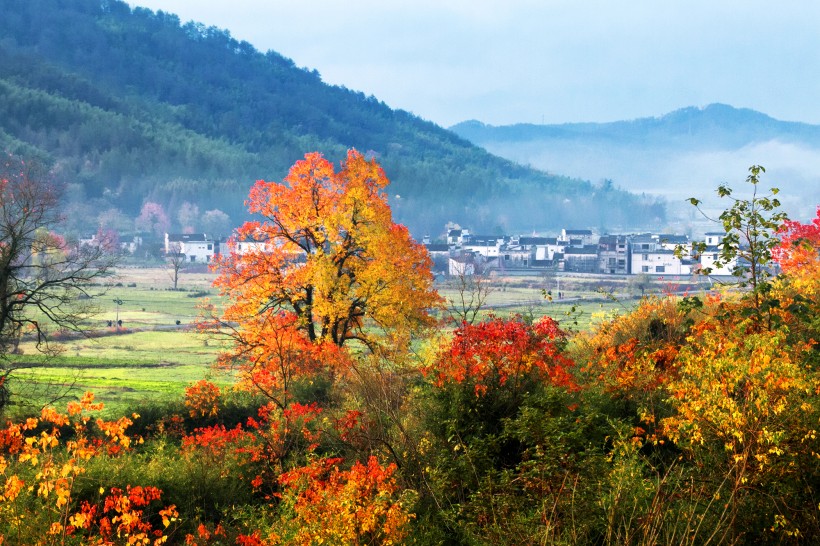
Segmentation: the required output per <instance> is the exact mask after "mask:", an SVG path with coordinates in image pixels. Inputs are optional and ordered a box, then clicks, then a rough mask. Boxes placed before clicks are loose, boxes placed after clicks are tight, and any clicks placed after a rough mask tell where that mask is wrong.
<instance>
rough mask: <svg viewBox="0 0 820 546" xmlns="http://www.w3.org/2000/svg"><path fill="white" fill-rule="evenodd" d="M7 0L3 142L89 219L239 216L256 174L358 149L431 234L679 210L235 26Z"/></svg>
mask: <svg viewBox="0 0 820 546" xmlns="http://www.w3.org/2000/svg"><path fill="white" fill-rule="evenodd" d="M0 7H2V8H3V9H2V11H3V17H2V18H0V147H2V148H4V149H5V150H7V151H10V152H15V153H21V154H24V155H28V156H32V155H34V156H39V157H41V158H43V159H44V160H46V161H48V162H49V163H51V164H53V165H54V166H55V168H56V171H57V172H58V175H59V176H60V177H61V178H62V179H63V180H64V181H66V182H69V183H71V184H72V194H71V196H70V197H71V203H72V204H73V205H74V206H75V209H74V210H72V214H71V215H70V216H71V218H74V219H84V218H90V219H91V221H89V222H86V224H85V225H78V226H75V227H76V229H77V230H88V229H89V228H92V227H93V220H95V219H96V214H95V211H96V212H98V211H100V210H107V209H109V208H113V209H116V211H119V212H121V213H123V214H125V215H127V216H132V217H133V216H134V214H135V213H136V212H138V210H139V208H140V206H141V205H142V203H143V202H145V201H146V200H151V201H155V202H158V203H161V204H162V205H163V206H165V207H166V208H168V210H169V211H171V213H173V211H174V210H176V209H177V208H178V207H179V206H180V205H181V204H183V203H185V202H193V203H196V204H198V205H199V207H200V209H201V210H206V209H210V208H213V207H218V208H220V209H222V210H224V211H226V212H228V213H229V214H230V216H231V218H233V219H236V220H238V217H239V216H241V215H242V214H243V212H244V206H243V201H244V199H245V197H246V196H247V190H248V188H249V187H250V185H251V184H252V183H253V181H255V180H257V179H260V178H264V179H267V180H279V179H281V178H282V177H283V176H284V175H285V174H286V171H287V168H288V167H289V166H290V165H292V164H293V163H294V162H295V161H297V160H298V159H300V158H301V157H303V155H304V154H305V153H306V152H311V151H320V152H322V153H324V154H325V155H326V156H327V157H328V158H329V159H332V160H334V161H335V160H339V159H341V158H342V157H344V153H345V151H346V150H347V149H348V148H350V147H355V148H357V149H359V150H360V151H362V152H363V153H367V154H368V155H370V156H372V157H376V158H378V160H379V162H380V163H381V164H382V166H383V167H384V168H385V171H386V172H387V174H388V177H389V178H390V179H391V181H392V184H391V186H390V188H389V189H388V191H389V194H390V198H391V202H392V204H393V207H394V211H395V215H396V217H397V219H398V220H399V221H401V222H404V223H406V224H408V225H409V226H410V228H411V230H413V232H414V233H416V234H419V233H424V232H430V233H437V231H438V230H441V229H443V225H444V222H446V221H448V220H453V221H457V222H461V223H466V224H469V225H472V226H474V228H475V229H487V230H489V229H494V228H495V227H497V226H498V227H501V228H504V229H505V230H513V229H533V228H536V227H537V228H539V229H541V228H560V227H562V226H566V225H572V226H582V227H583V226H590V225H595V226H600V225H646V224H648V223H656V222H658V221H661V220H662V219H663V218H664V214H665V212H664V207H663V204H662V203H660V202H658V201H657V200H655V199H651V198H642V197H639V196H635V195H631V194H629V193H627V192H625V191H621V190H618V189H616V188H608V189H606V191H601V190H600V189H598V188H596V187H595V186H594V185H593V184H591V183H589V182H588V181H585V180H582V179H578V178H572V177H567V176H561V175H556V174H548V173H545V172H539V171H537V170H535V169H532V168H528V167H524V166H521V165H517V164H515V163H513V162H511V161H509V160H505V159H502V158H499V157H496V156H493V155H491V154H489V153H487V152H486V151H485V150H483V149H481V148H479V147H477V146H474V145H472V144H470V143H469V142H467V141H466V140H464V139H462V138H461V137H459V136H457V135H455V134H454V133H452V132H450V131H447V130H446V129H443V128H441V127H438V126H436V125H435V124H433V123H430V122H427V121H424V120H422V119H420V118H418V117H416V116H413V115H412V114H409V113H407V112H403V111H401V110H393V109H391V108H389V107H388V106H387V105H385V104H384V103H382V102H380V101H379V100H378V99H376V98H375V97H372V96H371V97H367V96H365V95H364V94H363V93H358V92H354V91H351V90H348V89H346V88H344V87H336V86H330V85H327V84H324V83H323V82H322V81H321V77H320V75H319V74H318V73H317V72H316V71H312V70H307V69H301V68H297V67H296V66H295V65H294V63H293V62H292V61H291V60H290V59H286V58H284V57H282V56H281V55H279V54H278V53H276V52H273V51H269V52H267V53H261V52H259V51H257V50H255V49H254V48H253V46H251V45H250V44H248V43H247V42H240V41H237V40H235V39H234V38H232V37H231V36H230V33H228V32H227V31H225V30H221V29H218V28H215V27H206V26H204V25H201V24H198V23H193V22H191V23H185V24H182V23H181V22H180V20H179V18H178V17H177V16H175V15H173V14H169V13H165V12H162V11H159V12H156V13H154V12H152V11H151V10H148V9H145V8H133V9H132V8H130V7H129V6H128V4H126V3H124V2H121V1H118V0H0ZM398 196H401V197H400V198H399V197H398ZM83 207H84V208H83Z"/></svg>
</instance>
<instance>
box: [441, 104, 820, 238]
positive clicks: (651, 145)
mask: <svg viewBox="0 0 820 546" xmlns="http://www.w3.org/2000/svg"><path fill="white" fill-rule="evenodd" d="M451 130H452V131H453V132H455V133H456V134H458V135H460V136H462V137H464V138H466V139H468V140H470V141H471V142H473V143H474V144H477V145H479V146H482V147H483V148H485V149H486V150H488V151H489V152H491V153H493V154H497V155H499V156H501V157H506V158H507V159H510V160H513V161H516V162H519V163H522V164H525V165H530V166H532V167H534V168H537V169H544V170H547V171H552V172H561V173H564V174H567V175H570V176H575V177H580V178H584V179H589V180H593V181H597V182H599V183H603V184H607V185H608V184H612V185H614V186H616V187H621V188H624V189H627V190H629V191H633V192H647V193H652V194H657V195H662V196H664V197H666V198H668V199H669V201H670V207H671V208H670V212H671V213H672V214H673V216H676V217H678V218H679V219H683V220H684V223H686V222H688V221H692V220H697V216H696V215H694V216H693V211H691V210H690V209H689V207H687V206H686V205H685V204H684V202H685V200H686V198H688V197H699V198H705V199H707V203H708V205H709V207H710V208H711V209H713V210H714V209H718V208H722V206H725V203H720V201H719V200H717V199H716V198H715V197H714V195H715V192H714V190H715V188H716V187H717V186H718V185H719V184H722V183H728V184H729V185H730V186H732V187H734V188H736V189H737V190H738V191H742V192H745V191H746V188H744V187H743V185H744V183H743V181H744V180H745V178H746V174H747V169H748V167H749V166H750V165H753V164H757V165H763V166H764V167H766V169H767V172H766V174H765V175H764V177H763V181H762V182H763V186H764V189H766V190H768V188H769V187H778V188H779V189H780V190H781V194H780V196H779V197H781V201H783V203H784V208H786V210H787V211H788V212H789V213H790V214H791V215H792V216H794V217H796V218H808V217H811V216H814V210H815V206H816V205H817V204H818V203H820V126H818V125H811V124H806V123H798V122H789V121H780V120H776V119H774V118H771V117H769V116H767V115H765V114H762V113H760V112H756V111H754V110H750V109H745V108H734V107H732V106H728V105H724V104H712V105H709V106H706V107H703V108H696V107H689V108H683V109H680V110H676V111H674V112H671V113H669V114H666V115H664V116H660V117H653V118H642V119H636V120H631V121H617V122H612V123H567V124H560V125H531V124H518V125H508V126H499V127H494V126H491V125H485V124H483V123H480V122H477V121H466V122H463V123H460V124H458V125H456V126H454V127H451Z"/></svg>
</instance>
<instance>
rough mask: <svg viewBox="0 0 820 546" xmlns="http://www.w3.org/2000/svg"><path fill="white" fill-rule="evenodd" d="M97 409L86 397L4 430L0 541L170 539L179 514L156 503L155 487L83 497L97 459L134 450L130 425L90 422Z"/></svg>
mask: <svg viewBox="0 0 820 546" xmlns="http://www.w3.org/2000/svg"><path fill="white" fill-rule="evenodd" d="M99 409H101V405H100V404H95V403H94V397H93V395H91V394H87V395H85V396H84V397H83V398H82V400H80V401H79V402H71V403H69V404H68V408H67V412H66V413H59V412H57V411H55V410H54V409H52V408H46V409H44V410H43V411H42V413H41V415H40V417H39V418H29V419H27V420H26V421H25V422H23V423H8V424H7V426H6V428H5V429H3V430H1V431H0V476H1V477H2V483H3V486H2V488H1V489H0V490H2V492H3V493H2V495H0V514H2V517H0V522H2V523H0V537H2V538H4V539H7V540H9V541H14V542H15V543H18V544H65V543H66V542H67V541H68V542H70V543H77V542H76V541H80V542H82V543H84V544H113V543H114V542H115V541H117V542H120V541H121V542H122V543H123V544H125V543H127V544H138V543H139V544H149V543H151V544H156V545H159V544H162V543H164V542H165V541H166V540H167V538H168V536H167V534H166V531H170V530H172V524H173V523H174V522H175V521H176V518H177V516H178V513H177V510H176V508H175V507H174V506H173V505H171V506H165V507H163V506H162V504H161V503H159V502H158V501H159V500H160V498H161V495H162V491H160V490H159V489H157V488H156V487H152V486H145V487H143V486H137V485H135V486H130V485H129V486H127V487H126V488H125V489H121V488H118V487H106V486H105V485H101V486H100V487H99V491H97V492H96V494H94V495H92V496H88V497H83V496H82V495H80V494H79V491H80V490H81V487H80V484H81V483H82V479H83V476H84V474H85V473H86V470H87V468H88V466H89V462H90V461H91V460H92V459H94V458H98V457H117V456H120V455H121V454H123V453H125V452H127V451H129V450H130V449H132V442H133V439H132V438H131V437H130V436H128V435H127V434H126V429H127V428H128V426H129V425H131V424H132V420H131V419H130V418H125V417H123V418H121V419H118V420H117V421H104V420H102V419H96V421H92V420H91V418H90V416H89V415H88V412H90V411H96V410H99ZM135 417H136V416H135ZM92 423H93V428H92ZM63 436H67V438H66V439H65V440H61V437H63ZM169 527H171V529H169Z"/></svg>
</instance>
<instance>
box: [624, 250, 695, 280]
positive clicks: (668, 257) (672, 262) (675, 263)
mask: <svg viewBox="0 0 820 546" xmlns="http://www.w3.org/2000/svg"><path fill="white" fill-rule="evenodd" d="M641 273H644V274H646V275H690V274H691V273H692V266H691V265H690V264H689V263H683V262H681V260H680V259H678V258H677V257H675V254H674V253H673V252H672V251H670V250H652V251H641V250H635V249H633V251H632V274H633V275H640V274H641Z"/></svg>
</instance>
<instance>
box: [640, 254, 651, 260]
mask: <svg viewBox="0 0 820 546" xmlns="http://www.w3.org/2000/svg"><path fill="white" fill-rule="evenodd" d="M641 258H642V259H644V260H648V259H649V254H642V255H641Z"/></svg>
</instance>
